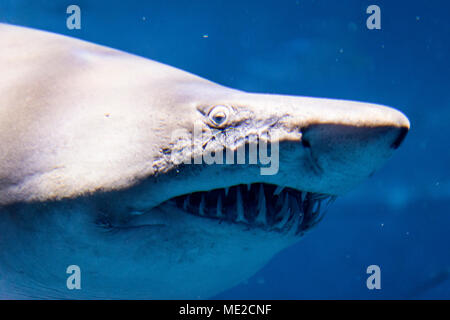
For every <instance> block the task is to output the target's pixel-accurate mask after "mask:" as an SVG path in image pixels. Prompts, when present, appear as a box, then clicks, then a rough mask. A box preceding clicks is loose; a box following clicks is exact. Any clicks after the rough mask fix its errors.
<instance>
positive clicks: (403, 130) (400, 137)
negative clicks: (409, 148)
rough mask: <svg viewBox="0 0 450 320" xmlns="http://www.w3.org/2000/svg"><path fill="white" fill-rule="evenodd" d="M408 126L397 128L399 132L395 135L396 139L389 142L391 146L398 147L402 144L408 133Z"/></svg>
mask: <svg viewBox="0 0 450 320" xmlns="http://www.w3.org/2000/svg"><path fill="white" fill-rule="evenodd" d="M408 131H409V130H408V128H405V127H402V128H400V130H399V134H398V136H397V139H395V141H394V142H393V143H392V144H391V148H393V149H394V150H395V149H398V147H400V145H401V144H402V142H403V140H405V137H406V135H407V133H408Z"/></svg>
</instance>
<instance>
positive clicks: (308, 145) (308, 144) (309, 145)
mask: <svg viewBox="0 0 450 320" xmlns="http://www.w3.org/2000/svg"><path fill="white" fill-rule="evenodd" d="M302 145H303V146H304V147H305V148H311V144H310V143H309V141H308V140H306V139H305V137H304V136H303V137H302Z"/></svg>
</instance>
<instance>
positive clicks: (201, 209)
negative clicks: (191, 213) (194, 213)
mask: <svg viewBox="0 0 450 320" xmlns="http://www.w3.org/2000/svg"><path fill="white" fill-rule="evenodd" d="M204 211H205V194H204V193H203V192H202V200H201V201H200V205H199V206H198V214H199V215H201V216H204V215H205V212H204Z"/></svg>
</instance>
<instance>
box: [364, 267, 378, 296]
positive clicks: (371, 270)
mask: <svg viewBox="0 0 450 320" xmlns="http://www.w3.org/2000/svg"><path fill="white" fill-rule="evenodd" d="M366 273H367V274H370V276H369V277H368V278H367V281H366V286H367V289H369V290H374V289H377V290H380V289H381V269H380V267H379V266H377V265H376V264H372V265H370V266H368V267H367V270H366Z"/></svg>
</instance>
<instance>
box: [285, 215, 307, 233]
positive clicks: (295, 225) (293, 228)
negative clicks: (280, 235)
mask: <svg viewBox="0 0 450 320" xmlns="http://www.w3.org/2000/svg"><path fill="white" fill-rule="evenodd" d="M299 219H300V214H299V213H298V212H297V213H296V212H294V221H292V224H291V227H290V229H289V232H288V233H287V235H288V236H295V234H296V233H297V230H298V223H299ZM302 219H303V217H302Z"/></svg>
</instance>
